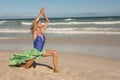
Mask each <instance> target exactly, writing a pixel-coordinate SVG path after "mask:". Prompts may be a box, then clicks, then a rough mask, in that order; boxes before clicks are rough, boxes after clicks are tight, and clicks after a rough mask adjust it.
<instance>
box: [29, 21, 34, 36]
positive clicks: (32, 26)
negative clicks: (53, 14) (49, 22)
mask: <svg viewBox="0 0 120 80" xmlns="http://www.w3.org/2000/svg"><path fill="white" fill-rule="evenodd" d="M34 26H35V21H33V22H32V25H31V28H30V30H31V33H32V34H33V33H34Z"/></svg>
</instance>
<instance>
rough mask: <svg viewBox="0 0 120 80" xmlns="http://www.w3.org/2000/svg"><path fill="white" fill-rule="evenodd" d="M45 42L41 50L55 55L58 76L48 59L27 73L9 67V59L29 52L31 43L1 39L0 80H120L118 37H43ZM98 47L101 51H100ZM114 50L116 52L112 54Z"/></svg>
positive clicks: (30, 41) (41, 61)
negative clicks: (57, 64) (43, 48)
mask: <svg viewBox="0 0 120 80" xmlns="http://www.w3.org/2000/svg"><path fill="white" fill-rule="evenodd" d="M46 38H47V39H46V44H45V49H52V50H57V51H58V56H59V69H60V73H58V74H57V73H54V71H53V64H52V58H51V57H43V58H41V59H40V61H37V62H36V63H37V64H36V66H33V67H31V68H30V69H24V68H22V67H10V66H9V63H8V61H9V57H10V56H11V55H12V54H13V53H18V54H19V53H21V52H23V51H24V50H27V49H28V50H30V49H31V48H32V46H33V43H32V39H31V38H28V39H26V38H23V39H1V40H0V44H1V46H0V47H1V49H2V48H3V49H2V50H1V51H0V56H1V58H0V65H1V67H0V80H119V79H120V64H119V63H120V56H119V48H120V43H119V40H120V39H119V36H116V35H115V36H111V35H106V36H105V35H104V36H103V35H102V37H101V35H99V36H98V35H97V36H95V35H94V36H87V35H86V36H82V35H81V36H79V37H78V36H73V37H69V36H68V35H66V37H65V35H64V37H63V36H57V37H56V36H51V37H49V36H48V35H46ZM88 39H89V40H88ZM3 45H4V46H3ZM92 46H94V47H92ZM5 47H6V48H5ZM101 47H102V48H104V49H105V50H103V51H102V48H101ZM117 48H118V49H117ZM76 50H77V51H76ZM116 50H118V51H117V52H116V53H115V54H114V53H113V52H115V51H116ZM105 51H106V52H105ZM100 53H101V54H100ZM103 53H104V54H103ZM112 54H114V55H112Z"/></svg>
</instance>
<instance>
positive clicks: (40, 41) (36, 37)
mask: <svg viewBox="0 0 120 80" xmlns="http://www.w3.org/2000/svg"><path fill="white" fill-rule="evenodd" d="M41 16H43V17H44V19H45V21H46V22H45V24H44V26H42V23H41V22H40V21H39V20H40V18H41ZM48 23H49V20H48V18H47V16H46V15H45V8H44V7H42V8H41V10H40V13H39V15H38V16H37V18H36V19H35V20H34V21H33V23H32V27H31V32H32V36H33V41H34V48H35V49H32V50H31V51H27V52H23V54H13V55H12V56H11V58H10V64H11V65H16V64H22V63H25V65H23V67H25V68H30V66H31V65H32V63H33V62H34V60H35V59H36V58H37V57H41V56H42V57H47V56H52V57H53V64H54V72H56V73H58V72H59V70H58V55H57V52H56V51H54V50H43V47H44V43H45V36H44V34H43V32H44V31H45V30H46V28H47V27H48ZM26 55H27V56H26ZM28 56H29V57H28ZM18 58H19V59H18Z"/></svg>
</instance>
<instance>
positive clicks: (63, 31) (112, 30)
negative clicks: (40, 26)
mask: <svg viewBox="0 0 120 80" xmlns="http://www.w3.org/2000/svg"><path fill="white" fill-rule="evenodd" d="M30 32H31V31H30V30H29V29H21V30H19V29H9V28H8V29H0V33H30ZM45 33H54V34H118V35H120V29H119V28H95V27H92V28H47V30H46V31H45Z"/></svg>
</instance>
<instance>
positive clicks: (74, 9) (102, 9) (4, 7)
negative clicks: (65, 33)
mask: <svg viewBox="0 0 120 80" xmlns="http://www.w3.org/2000/svg"><path fill="white" fill-rule="evenodd" d="M42 6H44V7H45V8H46V12H45V13H46V15H47V16H48V17H91V16H120V0H0V18H21V17H35V16H37V15H38V14H39V11H40V8H41V7H42Z"/></svg>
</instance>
